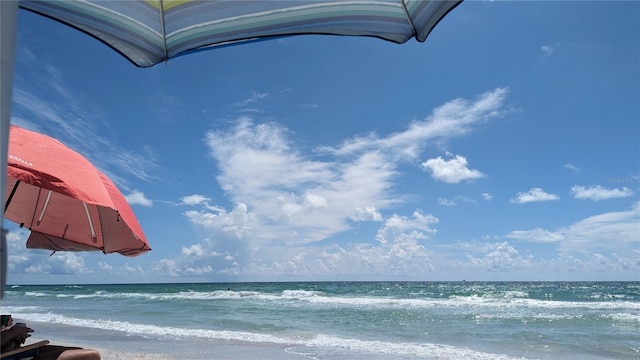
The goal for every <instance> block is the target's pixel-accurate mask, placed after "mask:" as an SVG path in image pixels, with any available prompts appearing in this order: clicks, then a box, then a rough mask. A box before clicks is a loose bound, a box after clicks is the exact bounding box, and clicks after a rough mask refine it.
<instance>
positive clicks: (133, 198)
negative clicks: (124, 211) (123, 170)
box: [125, 190, 153, 207]
mask: <svg viewBox="0 0 640 360" xmlns="http://www.w3.org/2000/svg"><path fill="white" fill-rule="evenodd" d="M125 199H127V202H128V203H129V204H130V205H142V206H147V207H151V206H153V200H151V199H147V197H145V196H144V193H143V192H141V191H138V190H134V191H133V192H131V194H129V195H126V196H125Z"/></svg>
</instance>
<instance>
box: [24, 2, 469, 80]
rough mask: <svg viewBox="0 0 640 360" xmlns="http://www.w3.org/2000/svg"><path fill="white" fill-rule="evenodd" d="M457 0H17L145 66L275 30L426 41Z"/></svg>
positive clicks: (276, 32) (273, 33)
mask: <svg viewBox="0 0 640 360" xmlns="http://www.w3.org/2000/svg"><path fill="white" fill-rule="evenodd" d="M460 2H461V1H452V0H448V1H445V0H350V1H338V0H332V1H326V0H324V1H318V0H298V1H296V0H286V1H282V0H280V1H236V0H231V1H185V0H147V1H104V0H83V1H73V0H72V1H69V0H67V1H60V0H37V1H32V0H20V2H19V6H20V7H21V8H22V9H25V10H29V11H33V12H35V13H38V14H41V15H44V16H47V17H50V18H52V19H55V20H58V21H60V22H62V23H65V24H67V25H70V26H73V27H75V28H77V29H79V30H81V31H84V32H85V33H87V34H89V35H91V36H93V37H95V38H97V39H99V40H100V41H102V42H104V43H105V44H107V45H109V46H111V47H112V48H114V49H115V50H116V51H118V52H119V53H121V54H122V55H124V56H125V57H126V58H127V59H129V60H130V61H131V62H133V63H134V64H135V65H136V66H140V67H148V66H153V65H155V64H157V63H159V62H162V61H166V60H168V59H171V58H173V57H176V56H179V55H182V54H185V53H188V52H191V51H194V50H201V49H206V48H210V47H214V46H220V45H227V44H232V43H236V42H241V41H247V40H253V39H260V38H266V37H274V36H289V35H301V34H330V35H350V36H371V37H376V38H380V39H384V40H388V41H392V42H396V43H404V42H406V41H407V40H409V39H410V38H412V37H414V38H416V39H417V40H418V41H420V42H422V41H425V39H426V38H427V36H428V35H429V33H430V32H431V30H433V28H434V27H435V26H436V24H437V23H438V22H439V21H440V20H441V19H442V18H443V17H444V16H445V15H446V14H447V13H448V12H449V11H451V10H452V9H453V8H455V7H456V6H457V5H458V4H459V3H460Z"/></svg>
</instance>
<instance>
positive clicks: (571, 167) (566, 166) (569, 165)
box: [564, 164, 582, 174]
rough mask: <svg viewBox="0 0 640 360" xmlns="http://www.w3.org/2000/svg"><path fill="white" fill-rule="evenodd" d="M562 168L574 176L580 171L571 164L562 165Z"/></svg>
mask: <svg viewBox="0 0 640 360" xmlns="http://www.w3.org/2000/svg"><path fill="white" fill-rule="evenodd" d="M564 168H565V169H568V170H571V171H573V173H575V174H577V173H579V172H580V170H582V169H580V168H579V167H577V166H575V165H573V164H564Z"/></svg>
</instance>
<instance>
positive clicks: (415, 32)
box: [400, 0, 418, 39]
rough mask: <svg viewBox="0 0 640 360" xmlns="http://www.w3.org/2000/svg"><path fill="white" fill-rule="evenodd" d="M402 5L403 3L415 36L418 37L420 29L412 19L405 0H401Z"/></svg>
mask: <svg viewBox="0 0 640 360" xmlns="http://www.w3.org/2000/svg"><path fill="white" fill-rule="evenodd" d="M400 5H402V9H403V10H404V14H405V15H406V16H407V21H408V22H409V25H411V31H412V32H413V37H414V38H416V39H417V38H418V30H416V27H415V26H414V25H413V20H412V19H411V15H410V14H409V10H407V4H405V3H404V0H400Z"/></svg>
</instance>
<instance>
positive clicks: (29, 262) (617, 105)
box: [4, 1, 640, 284]
mask: <svg viewBox="0 0 640 360" xmlns="http://www.w3.org/2000/svg"><path fill="white" fill-rule="evenodd" d="M638 19H640V3H638V2H635V1H620V2H584V1H580V2H573V1H569V2H547V1H544V2H500V1H496V2H488V1H487V2H481V1H467V2H464V3H462V4H461V5H459V6H458V7H457V8H456V9H454V10H453V11H452V12H451V13H450V14H449V15H448V16H447V17H446V18H445V19H444V20H443V21H441V22H440V24H439V25H438V26H437V27H436V28H435V30H434V31H433V32H432V34H431V35H430V37H429V38H428V39H427V41H426V42H425V43H418V42H416V41H414V40H411V41H409V42H408V43H405V44H402V45H397V44H393V43H387V42H384V41H381V40H376V39H368V38H349V37H335V36H298V37H288V38H281V39H277V40H270V41H261V42H256V43H250V44H244V45H238V46H232V47H226V48H221V49H216V50H209V51H203V52H199V53H196V54H191V55H188V56H183V57H179V58H176V59H173V60H171V61H169V63H168V64H161V65H157V66H155V67H152V68H148V69H140V68H136V67H134V66H133V65H131V63H129V62H128V61H127V60H126V59H124V58H122V57H121V56H120V55H118V54H117V53H116V52H114V51H113V50H111V49H110V48H108V47H106V46H105V45H103V44H101V43H99V42H98V41H96V40H94V39H92V38H90V37H88V36H86V35H84V34H82V33H80V32H78V31H76V30H74V29H71V28H68V27H65V26H63V25H61V24H58V23H56V22H54V21H51V20H49V19H46V18H43V17H40V16H37V15H34V14H31V13H28V12H25V11H22V10H20V11H19V25H18V37H17V54H16V69H15V79H14V94H13V108H12V112H13V114H12V123H14V124H16V125H19V126H22V127H26V128H29V129H31V130H35V131H39V132H43V133H46V134H48V135H51V136H54V137H56V138H58V139H60V140H61V141H63V142H64V143H66V144H67V145H69V146H71V147H72V148H74V149H76V150H77V151H79V152H80V153H82V154H84V155H85V156H87V157H88V158H89V159H91V160H92V161H93V162H94V163H95V164H96V165H97V166H98V167H99V168H101V169H102V170H103V171H104V172H105V173H107V174H108V175H109V176H110V177H111V178H112V179H113V180H114V182H116V184H117V185H118V186H119V187H120V189H121V190H122V192H123V193H124V194H125V195H127V198H128V200H129V202H130V204H131V205H132V208H133V210H134V212H135V213H136V215H137V217H138V219H139V221H140V223H141V225H142V227H143V229H144V231H145V234H146V236H147V238H148V240H149V242H150V244H151V247H152V248H153V251H151V252H149V253H147V254H145V255H142V256H140V257H135V258H127V257H123V256H120V255H115V254H114V255H102V254H100V253H97V254H96V253H91V254H89V253H56V254H54V255H53V256H49V252H48V251H38V250H27V249H25V247H24V242H25V240H26V237H27V235H28V233H27V231H26V230H21V229H17V228H16V226H14V225H13V224H12V223H10V222H9V221H6V220H5V222H4V223H5V226H6V227H7V228H9V230H10V231H11V232H10V234H9V238H8V239H9V274H8V281H9V283H19V284H20V283H88V282H98V283H121V282H159V281H163V282H164V281H167V282H192V281H290V280H463V279H466V280H640V260H639V259H640V196H639V194H640V140H639V139H640V105H639V99H640V46H638V44H640V21H639V20H638Z"/></svg>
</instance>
